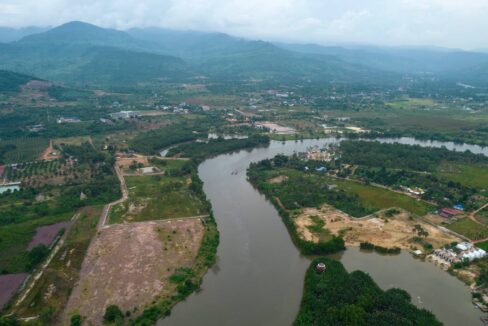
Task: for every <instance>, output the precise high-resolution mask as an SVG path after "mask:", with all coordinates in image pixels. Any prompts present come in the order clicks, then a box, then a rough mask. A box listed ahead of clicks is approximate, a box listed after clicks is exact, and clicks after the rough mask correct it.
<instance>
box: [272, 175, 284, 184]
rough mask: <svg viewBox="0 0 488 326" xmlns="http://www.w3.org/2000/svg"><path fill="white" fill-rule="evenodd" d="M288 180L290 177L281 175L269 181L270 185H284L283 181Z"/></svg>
mask: <svg viewBox="0 0 488 326" xmlns="http://www.w3.org/2000/svg"><path fill="white" fill-rule="evenodd" d="M286 180H288V176H286V175H279V176H277V177H274V178H271V179H269V180H268V183H269V184H279V183H282V182H283V181H286Z"/></svg>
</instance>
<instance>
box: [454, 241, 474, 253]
mask: <svg viewBox="0 0 488 326" xmlns="http://www.w3.org/2000/svg"><path fill="white" fill-rule="evenodd" d="M456 248H457V249H459V250H461V251H466V250H470V249H472V248H473V244H472V243H469V242H461V243H458V244H457V245H456Z"/></svg>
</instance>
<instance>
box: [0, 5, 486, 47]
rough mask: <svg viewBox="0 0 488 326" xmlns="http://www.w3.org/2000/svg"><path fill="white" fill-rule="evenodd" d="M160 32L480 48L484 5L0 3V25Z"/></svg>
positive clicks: (484, 15) (483, 35) (484, 11)
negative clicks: (83, 25) (72, 24)
mask: <svg viewBox="0 0 488 326" xmlns="http://www.w3.org/2000/svg"><path fill="white" fill-rule="evenodd" d="M71 20H82V21H86V22H90V23H94V24H97V25H100V26H105V27H114V28H118V29H125V28H130V27H137V26H139V27H143V26H160V27H167V28H173V29H194V30H204V31H220V32H226V33H229V34H233V35H238V36H243V37H249V38H261V39H272V40H284V41H301V42H316V43H327V42H355V43H372V44H387V45H437V46H446V47H459V48H467V49H469V48H488V0H0V25H1V26H12V27H22V26H29V25H38V26H48V25H58V24H61V23H64V22H67V21H71Z"/></svg>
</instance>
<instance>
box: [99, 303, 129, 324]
mask: <svg viewBox="0 0 488 326" xmlns="http://www.w3.org/2000/svg"><path fill="white" fill-rule="evenodd" d="M120 319H124V314H123V313H122V310H120V308H119V307H118V306H117V305H114V304H112V305H110V306H108V307H107V309H105V315H103V320H105V321H107V322H115V321H117V320H120Z"/></svg>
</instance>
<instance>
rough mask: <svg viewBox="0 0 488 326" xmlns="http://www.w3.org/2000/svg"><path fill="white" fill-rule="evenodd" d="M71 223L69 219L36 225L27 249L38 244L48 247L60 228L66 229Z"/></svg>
mask: <svg viewBox="0 0 488 326" xmlns="http://www.w3.org/2000/svg"><path fill="white" fill-rule="evenodd" d="M71 223H72V222H71V221H66V222H59V223H56V224H51V225H45V226H41V227H38V228H37V229H36V235H35V236H34V237H33V238H32V240H31V242H30V243H29V246H28V247H27V250H31V249H32V248H34V247H35V246H37V245H40V244H43V245H45V246H46V247H48V246H49V245H50V244H51V243H52V242H53V241H54V239H55V238H56V236H57V235H58V234H59V231H61V230H62V229H65V230H67V229H68V228H69V227H70V225H71Z"/></svg>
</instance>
